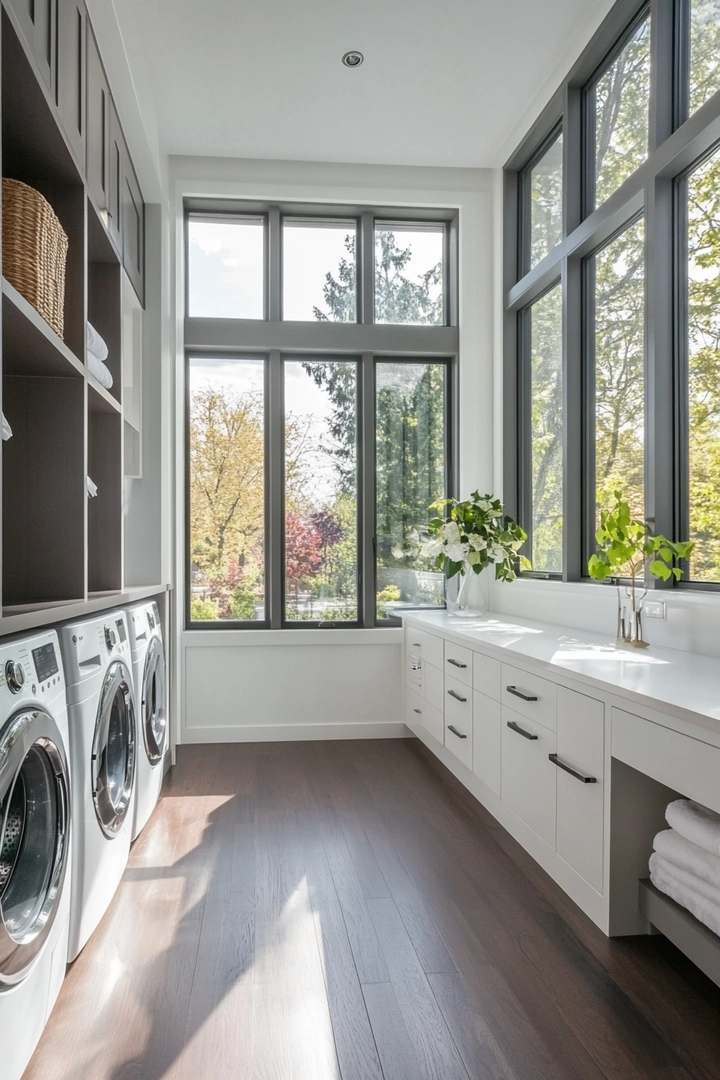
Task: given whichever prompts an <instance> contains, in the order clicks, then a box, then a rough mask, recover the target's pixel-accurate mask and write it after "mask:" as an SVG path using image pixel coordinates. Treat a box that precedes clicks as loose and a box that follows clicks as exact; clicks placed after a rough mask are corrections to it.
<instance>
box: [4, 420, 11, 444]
mask: <svg viewBox="0 0 720 1080" xmlns="http://www.w3.org/2000/svg"><path fill="white" fill-rule="evenodd" d="M8 439H12V428H11V427H10V425H9V424H8V422H7V420H6V419H5V413H3V414H2V441H3V442H7V441H8Z"/></svg>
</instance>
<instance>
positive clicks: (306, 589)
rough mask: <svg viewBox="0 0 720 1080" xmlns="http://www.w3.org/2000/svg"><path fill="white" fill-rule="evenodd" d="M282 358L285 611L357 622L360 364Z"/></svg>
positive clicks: (291, 617) (294, 616)
mask: <svg viewBox="0 0 720 1080" xmlns="http://www.w3.org/2000/svg"><path fill="white" fill-rule="evenodd" d="M284 366H285V618H286V619H287V620H288V621H292V622H295V621H300V620H305V621H308V620H309V621H313V622H356V621H357V618H358V591H357V583H358V572H357V533H358V525H357V513H358V507H357V491H358V483H357V450H356V446H357V365H356V364H355V363H354V362H352V361H333V360H298V361H295V360H288V361H286V362H285V365H284Z"/></svg>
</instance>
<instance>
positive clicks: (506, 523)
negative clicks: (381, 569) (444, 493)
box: [422, 491, 531, 581]
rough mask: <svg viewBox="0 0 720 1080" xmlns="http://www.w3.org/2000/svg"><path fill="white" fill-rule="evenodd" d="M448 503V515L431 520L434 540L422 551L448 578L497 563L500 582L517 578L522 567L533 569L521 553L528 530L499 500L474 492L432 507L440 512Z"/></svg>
mask: <svg viewBox="0 0 720 1080" xmlns="http://www.w3.org/2000/svg"><path fill="white" fill-rule="evenodd" d="M447 506H449V507H450V513H449V515H448V516H447V517H444V518H443V517H440V516H438V517H435V518H433V519H432V520H431V521H430V524H429V530H430V539H429V540H427V541H426V542H425V543H424V544H423V546H422V553H423V555H426V556H428V557H430V558H433V559H435V560H436V561H437V565H438V567H439V568H440V569H441V570H443V569H444V571H445V574H446V576H447V577H448V578H453V577H455V575H456V574H463V575H464V574H466V573H471V572H472V573H475V574H480V573H482V571H483V570H484V569H485V567H487V566H490V565H494V566H495V578H496V580H497V581H514V580H515V578H516V577H517V570H518V567H521V568H522V569H524V570H529V569H531V565H530V560H529V559H526V558H525V556H524V555H520V548H521V547H522V546H523V544H524V543H525V541H526V540H527V533H526V532H525V531H524V530H523V529H521V528H520V526H519V525H518V524H517V523H516V522H514V521H513V519H512V518H511V517H508V516H507V515H506V514H505V513H504V510H503V504H502V503H501V502H500V500H499V499H494V498H493V497H492V495H482V496H481V495H480V494H478V492H477V491H474V492H473V493H472V495H471V496H470V498H469V499H465V500H464V502H458V501H457V499H442V500H441V501H439V502H435V503H433V504H432V506H431V507H430V509H431V510H436V511H438V512H440V511H443V510H444V509H445V508H446V507H447Z"/></svg>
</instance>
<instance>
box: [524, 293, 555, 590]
mask: <svg viewBox="0 0 720 1080" xmlns="http://www.w3.org/2000/svg"><path fill="white" fill-rule="evenodd" d="M530 417H531V438H530V442H531V454H532V477H531V483H532V488H531V493H530V498H531V503H532V528H531V533H530V536H531V551H530V559H531V562H532V565H533V570H539V571H542V572H545V573H549V574H561V573H562V569H563V544H562V541H563V373H562V289H561V287H560V285H556V286H555V287H554V288H553V289H551V290H550V292H548V293H546V294H545V296H543V297H541V298H540V299H539V300H538V301H537V302H536V303H535V304H533V306H532V308H531V309H530Z"/></svg>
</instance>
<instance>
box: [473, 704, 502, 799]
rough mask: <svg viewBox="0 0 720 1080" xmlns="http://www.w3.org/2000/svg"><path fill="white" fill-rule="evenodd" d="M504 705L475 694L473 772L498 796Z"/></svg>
mask: <svg viewBox="0 0 720 1080" xmlns="http://www.w3.org/2000/svg"><path fill="white" fill-rule="evenodd" d="M501 761H502V705H501V704H500V702H499V701H493V699H492V698H489V697H486V696H485V694H480V693H478V691H477V690H476V691H475V692H474V693H473V772H474V773H475V775H476V776H477V777H478V778H479V779H480V780H482V782H483V784H486V785H487V787H489V788H490V790H491V791H494V792H495V794H496V795H499V794H500V776H501V772H500V770H501Z"/></svg>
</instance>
